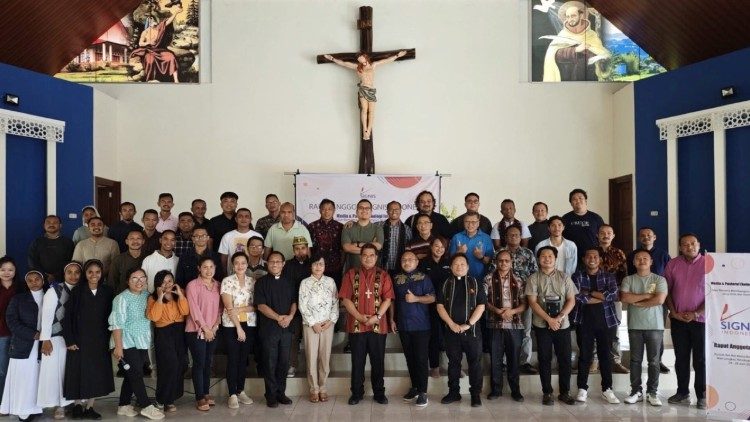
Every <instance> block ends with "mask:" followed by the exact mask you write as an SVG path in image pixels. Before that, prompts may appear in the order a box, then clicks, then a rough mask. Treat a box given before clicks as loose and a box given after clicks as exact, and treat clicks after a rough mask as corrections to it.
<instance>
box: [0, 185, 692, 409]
mask: <svg viewBox="0 0 750 422" xmlns="http://www.w3.org/2000/svg"><path fill="white" fill-rule="evenodd" d="M587 199H588V197H587V193H586V192H585V191H583V190H582V189H574V190H573V191H571V192H570V194H569V202H570V204H571V206H572V211H570V212H568V213H566V214H565V215H563V216H562V217H560V216H551V217H548V208H547V205H546V204H545V203H543V202H537V203H536V204H534V206H533V208H532V214H533V216H534V220H535V221H534V223H532V224H530V225H526V224H525V223H523V222H522V221H520V220H518V219H516V218H515V211H516V210H515V204H514V202H513V201H512V200H509V199H506V200H504V201H503V202H502V204H501V213H502V215H503V217H502V219H501V220H500V221H499V222H497V223H496V224H494V225H492V224H491V222H490V220H489V219H488V218H487V217H485V216H483V215H481V214H480V213H479V195H477V194H476V193H469V194H467V195H466V197H465V206H466V213H464V214H462V215H460V216H458V217H457V218H455V219H454V220H453V221H451V222H448V220H447V219H446V217H444V216H443V215H441V214H439V213H437V212H435V206H436V203H435V198H434V196H433V194H432V193H431V192H429V191H423V192H421V193H420V194H419V195H418V196H417V198H416V200H415V205H416V207H417V209H418V212H417V213H416V214H414V215H412V216H410V217H409V218H407V219H406V221H402V220H401V207H402V206H401V204H400V203H399V202H397V201H393V202H391V203H389V204H388V205H387V211H388V219H387V220H384V221H382V222H377V223H375V222H373V221H371V217H372V204H371V203H370V201H369V200H367V199H362V200H361V201H359V203H358V204H357V207H356V216H357V219H356V221H350V222H348V223H345V224H342V223H340V222H337V221H336V220H335V219H334V214H335V209H336V204H334V203H333V201H331V200H329V199H323V200H322V201H321V203H320V206H319V210H320V219H318V220H316V221H314V222H310V223H309V224H308V223H307V222H305V221H302V220H301V219H299V218H298V217H297V216H296V215H295V209H294V206H293V205H292V204H291V203H289V202H285V203H283V204H282V203H281V202H280V201H279V199H278V197H277V196H276V195H274V194H269V195H267V196H266V201H265V203H266V209H267V210H268V215H266V216H264V217H262V218H260V219H259V220H258V221H257V222H256V223H255V225H254V226H253V224H252V213H251V211H250V210H249V209H247V208H238V196H237V194H235V193H233V192H225V193H223V194H222V195H221V197H220V206H221V209H222V213H221V214H219V215H218V216H216V217H213V218H211V219H207V218H206V216H205V214H206V208H207V207H206V202H205V201H204V200H202V199H196V200H194V201H193V202H192V204H191V210H190V211H189V212H182V213H179V214H178V215H176V216H175V215H174V214H173V213H172V208H173V206H174V200H173V198H172V195H171V194H169V193H163V194H161V195H159V198H158V201H157V205H158V206H159V210H158V211H157V210H154V209H148V210H146V211H145V212H144V213H143V215H142V220H141V222H142V223H143V226H141V225H139V224H138V223H136V222H135V221H134V217H135V215H136V209H135V206H134V204H132V203H130V202H125V203H123V204H122V205H121V206H120V216H121V220H120V221H118V222H117V223H116V224H113V226H112V227H109V228H107V227H106V226H105V225H104V223H103V221H102V219H101V218H100V217H99V216H98V213H97V212H96V209H95V208H93V207H86V208H85V209H84V210H83V218H84V225H83V226H82V228H81V229H79V230H76V234H77V235H76V241H77V243H74V242H73V240H71V239H67V238H66V237H65V236H63V235H61V233H60V230H61V220H60V218H59V217H57V216H54V215H51V216H47V217H46V218H45V220H44V231H45V233H44V235H43V236H41V237H40V238H38V239H36V240H35V241H34V242H33V244H32V245H31V246H30V249H29V256H28V260H29V262H28V264H29V267H30V268H31V270H30V271H29V272H28V273H27V274H26V276H25V278H24V279H25V284H22V283H18V282H17V281H16V276H15V272H16V265H15V262H14V261H13V259H12V258H10V257H4V258H2V260H0V281H1V282H2V286H0V357H1V358H2V359H0V388H2V387H4V390H0V394H2V402H1V404H0V413H5V414H9V413H10V414H15V415H18V416H19V417H20V418H22V419H24V420H28V419H31V418H33V417H35V416H36V415H39V414H40V413H41V412H42V409H43V408H46V407H55V410H54V417H55V418H56V419H61V418H64V417H65V416H66V414H70V415H71V416H72V417H73V418H74V419H100V418H101V415H99V414H98V413H97V412H96V411H95V410H94V407H93V406H94V399H95V398H96V397H101V396H105V395H108V394H110V393H111V392H113V391H114V381H113V362H115V363H116V364H117V366H118V367H119V371H118V374H119V375H121V376H123V378H124V380H123V384H122V387H121V389H120V398H119V407H118V411H117V413H118V415H123V416H136V415H138V414H141V415H143V416H145V417H147V418H150V419H161V418H163V417H164V415H165V413H168V412H174V411H176V410H177V408H176V405H175V402H176V401H177V399H179V398H180V397H181V396H182V394H183V374H184V373H185V371H186V370H187V368H188V366H189V365H190V366H191V373H192V383H193V388H194V391H195V400H196V403H195V406H196V408H197V409H198V410H201V411H208V410H209V409H210V408H211V406H214V405H215V400H214V398H213V397H212V396H211V395H210V394H209V387H210V377H211V366H212V359H213V355H214V353H215V351H216V348H217V345H218V343H219V342H221V343H222V344H223V345H224V350H225V352H226V355H227V365H226V375H225V378H226V382H227V388H228V392H229V397H228V398H227V406H229V407H230V408H238V407H239V406H240V404H252V403H253V400H252V398H250V397H249V396H248V394H246V392H245V391H244V386H245V378H246V373H247V372H246V371H247V366H248V363H249V360H250V355H251V354H252V355H254V358H255V363H256V364H257V368H258V373H259V374H260V375H261V376H262V377H263V379H264V382H265V400H266V404H267V405H268V406H269V407H277V406H279V405H280V404H281V405H287V404H291V403H292V400H291V399H290V398H289V397H287V395H286V381H287V377H290V376H294V375H295V373H296V368H297V367H299V362H298V356H299V351H300V346H299V345H300V342H304V351H305V356H304V359H305V363H306V365H305V366H306V368H307V379H308V383H309V387H310V394H309V400H310V401H311V402H313V403H316V402H325V401H327V400H329V396H328V391H327V386H326V385H327V378H328V376H329V373H330V357H331V349H332V342H333V333H334V331H336V330H344V331H346V333H348V340H347V344H346V346H345V351H346V352H349V353H351V365H352V366H351V397H350V398H349V401H348V402H349V404H351V405H356V404H357V403H359V402H360V401H361V400H362V399H363V396H364V391H365V390H364V381H365V361H366V359H367V357H368V356H369V359H370V366H371V375H370V378H371V383H372V390H373V393H374V400H375V401H376V402H378V403H381V404H385V403H388V399H387V397H386V394H385V384H384V366H385V365H384V356H385V344H386V335H387V334H388V333H398V336H399V338H400V340H401V344H402V346H403V351H404V355H405V359H406V363H407V368H408V371H409V376H410V379H411V388H410V389H409V391H408V392H407V393H406V395H404V397H403V399H404V400H406V401H410V402H414V404H415V405H416V406H426V405H427V404H428V397H427V384H428V378H429V377H430V376H432V377H435V378H438V377H440V376H441V368H440V359H441V351H445V354H446V355H447V359H448V365H447V375H448V394H447V395H446V396H445V397H443V398H442V400H441V402H442V403H445V404H447V403H452V402H456V401H459V400H461V395H460V390H459V378H461V377H462V376H464V374H465V373H464V371H463V370H462V368H461V361H462V358H463V356H466V359H467V362H468V370H467V371H466V372H468V377H469V384H470V390H469V392H470V396H471V405H472V406H481V404H482V401H481V396H480V395H481V392H482V379H483V377H482V366H481V362H482V357H483V353H489V358H490V362H491V365H490V367H491V371H490V391H489V393H488V395H487V396H486V397H487V399H490V400H493V399H497V398H499V397H501V396H502V394H503V378H504V372H507V375H506V377H507V381H508V385H509V389H510V393H511V397H512V399H513V400H515V401H523V400H524V397H523V395H522V394H521V390H520V386H519V375H520V373H521V372H525V373H539V376H540V379H541V384H542V390H543V391H542V393H543V398H542V402H543V403H544V404H553V403H554V399H553V387H552V385H551V372H552V361H553V355H554V356H556V358H557V366H558V368H559V391H558V400H560V401H562V402H564V403H567V404H574V403H576V402H585V401H586V400H587V397H588V390H589V386H588V384H587V380H588V375H589V373H590V372H591V371H597V370H598V371H599V372H600V373H601V380H602V385H601V391H602V396H603V398H604V400H606V401H607V402H608V403H612V404H614V403H619V399H618V398H617V397H616V395H615V394H614V393H613V391H612V373H613V372H622V373H627V372H630V379H631V392H630V394H629V395H628V396H627V397H626V398H625V399H624V401H625V402H626V403H636V402H639V401H643V400H644V398H645V399H646V400H647V401H648V402H649V403H650V404H651V405H654V406H659V405H661V400H660V399H659V397H658V395H657V392H658V381H659V375H660V372H668V371H669V369H668V368H666V367H665V366H664V365H662V364H661V361H660V357H661V354H662V353H663V342H662V337H663V331H664V327H665V321H666V316H667V315H668V316H669V319H670V321H671V328H672V339H673V344H674V348H675V354H676V359H677V361H676V364H675V371H676V373H677V380H678V390H677V393H676V394H675V395H673V396H671V397H670V398H669V402H670V403H690V395H689V389H688V388H689V385H688V384H689V380H690V367H689V362H690V360H691V355H692V360H693V367H694V369H695V373H696V377H695V394H696V396H697V405H698V407H699V408H705V362H704V361H705V359H704V354H703V344H704V342H705V334H704V323H703V322H704V319H703V306H704V304H703V297H704V295H703V288H704V284H703V279H702V277H703V274H704V271H703V257H702V255H701V254H700V253H699V248H700V244H699V241H698V237H697V236H696V235H693V234H685V235H683V236H681V237H680V239H679V244H680V256H679V257H677V258H674V259H670V257H669V255H668V254H667V253H666V251H664V250H663V249H660V248H658V247H656V246H655V241H656V234H655V233H654V230H653V229H651V228H648V227H643V228H641V229H640V230H639V232H638V236H639V242H640V247H639V248H638V249H636V250H634V251H632V252H630V253H629V254H627V255H626V254H625V253H624V252H623V251H622V250H620V249H618V248H616V247H615V246H613V245H612V240H613V239H614V230H613V228H612V226H610V225H607V224H605V223H604V221H603V220H602V218H601V216H599V215H598V214H596V213H595V212H593V211H590V210H588V205H587ZM82 281H83V283H82ZM622 303H626V304H628V308H627V309H628V315H627V316H628V335H629V340H630V348H631V353H630V362H629V367H625V366H624V365H623V364H622V363H621V361H620V356H621V354H620V350H619V341H618V338H617V328H618V326H619V324H620V320H621V315H622ZM663 305H666V308H667V309H668V312H666V311H663ZM341 312H343V313H344V315H345V316H343V317H342V318H339V315H340V313H341ZM571 332H575V334H576V336H575V338H576V344H577V347H578V350H579V353H578V359H577V364H578V375H577V387H578V390H577V394H575V396H573V395H572V392H571V389H570V378H571V367H572V362H571V355H572V344H571V343H572V341H571V340H572V335H571ZM532 333H533V336H532ZM532 339H533V340H532ZM532 341H534V342H535V343H536V350H537V357H538V369H537V368H535V367H534V366H533V365H532V359H531V358H532ZM644 349H645V351H646V355H647V361H648V380H647V383H646V394H645V395H644V394H643V389H642V381H641V365H642V360H643V354H644ZM188 351H189V356H188ZM597 357H598V363H597V359H596V358H597ZM113 358H114V359H113ZM188 358H189V359H188ZM153 367H156V397H155V399H156V400H155V401H152V400H151V399H150V398H149V397H148V395H147V393H146V387H145V383H144V377H145V376H149V375H150V373H151V370H152V368H153Z"/></svg>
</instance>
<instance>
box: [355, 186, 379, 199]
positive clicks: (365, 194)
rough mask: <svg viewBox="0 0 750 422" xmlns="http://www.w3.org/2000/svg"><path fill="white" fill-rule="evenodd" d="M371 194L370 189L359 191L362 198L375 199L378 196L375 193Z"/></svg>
mask: <svg viewBox="0 0 750 422" xmlns="http://www.w3.org/2000/svg"><path fill="white" fill-rule="evenodd" d="M368 192H370V189H365V188H364V186H363V187H362V188H360V189H359V197H360V198H366V199H375V197H376V195H375V194H374V193H368Z"/></svg>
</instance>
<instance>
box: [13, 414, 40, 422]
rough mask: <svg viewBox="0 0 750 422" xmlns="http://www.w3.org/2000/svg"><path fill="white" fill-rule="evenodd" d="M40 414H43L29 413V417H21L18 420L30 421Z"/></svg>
mask: <svg viewBox="0 0 750 422" xmlns="http://www.w3.org/2000/svg"><path fill="white" fill-rule="evenodd" d="M39 416H41V415H40V414H38V413H33V414H31V415H29V416H28V417H26V418H25V419H24V418H20V417H19V418H18V420H19V421H22V422H30V421H33V420H34V419H36V418H37V417H39Z"/></svg>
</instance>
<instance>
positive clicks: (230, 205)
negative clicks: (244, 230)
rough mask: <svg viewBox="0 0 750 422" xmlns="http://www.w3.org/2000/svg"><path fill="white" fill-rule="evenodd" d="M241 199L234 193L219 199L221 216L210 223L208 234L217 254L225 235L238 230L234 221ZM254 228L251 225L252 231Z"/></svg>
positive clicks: (228, 193) (222, 195) (223, 195)
mask: <svg viewBox="0 0 750 422" xmlns="http://www.w3.org/2000/svg"><path fill="white" fill-rule="evenodd" d="M238 199H239V197H238V196H237V194H236V193H234V192H224V193H222V194H221V197H220V198H219V200H220V201H221V202H220V205H221V214H219V215H217V216H216V217H214V218H212V219H211V221H210V222H209V223H208V227H209V229H208V234H209V235H210V236H211V241H212V246H213V248H214V251H215V252H219V244H220V243H221V238H222V237H224V235H225V234H227V233H229V232H231V231H232V230H235V229H236V228H237V221H235V219H234V215H235V210H236V209H237V200H238ZM252 228H253V226H252V224H251V225H250V229H251V230H252Z"/></svg>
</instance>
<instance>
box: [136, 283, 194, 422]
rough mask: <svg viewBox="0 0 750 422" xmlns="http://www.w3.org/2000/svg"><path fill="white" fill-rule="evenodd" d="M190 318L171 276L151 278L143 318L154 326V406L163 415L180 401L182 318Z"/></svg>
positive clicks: (182, 294)
mask: <svg viewBox="0 0 750 422" xmlns="http://www.w3.org/2000/svg"><path fill="white" fill-rule="evenodd" d="M189 314H190V307H189V306H188V301H187V297H185V292H184V290H182V288H181V287H180V286H179V285H178V284H177V283H176V282H175V277H174V274H172V273H171V272H170V271H169V270H161V271H159V272H158V273H156V276H154V293H152V294H151V295H150V296H149V297H148V304H147V305H146V315H147V316H148V319H150V320H151V321H153V323H154V349H155V350H154V351H155V354H156V367H157V368H159V370H158V371H157V372H156V402H157V403H160V404H162V405H164V411H165V412H167V413H169V412H175V411H177V406H175V404H174V402H175V401H177V399H179V398H180V397H182V390H183V385H182V384H183V376H182V374H184V373H185V369H184V368H185V366H186V363H187V361H186V355H187V351H186V348H185V317H187V316H188V315H189Z"/></svg>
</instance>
